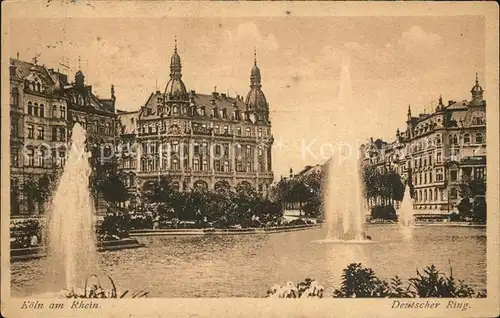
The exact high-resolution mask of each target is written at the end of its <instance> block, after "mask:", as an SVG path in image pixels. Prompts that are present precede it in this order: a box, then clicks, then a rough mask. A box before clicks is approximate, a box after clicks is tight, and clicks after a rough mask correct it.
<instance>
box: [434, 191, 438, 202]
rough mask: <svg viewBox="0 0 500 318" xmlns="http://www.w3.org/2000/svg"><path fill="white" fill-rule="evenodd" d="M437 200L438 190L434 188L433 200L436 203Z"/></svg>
mask: <svg viewBox="0 0 500 318" xmlns="http://www.w3.org/2000/svg"><path fill="white" fill-rule="evenodd" d="M437 199H438V189H437V188H435V189H434V200H436V201H437Z"/></svg>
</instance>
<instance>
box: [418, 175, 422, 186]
mask: <svg viewBox="0 0 500 318" xmlns="http://www.w3.org/2000/svg"><path fill="white" fill-rule="evenodd" d="M418 183H419V184H422V174H421V173H419V174H418Z"/></svg>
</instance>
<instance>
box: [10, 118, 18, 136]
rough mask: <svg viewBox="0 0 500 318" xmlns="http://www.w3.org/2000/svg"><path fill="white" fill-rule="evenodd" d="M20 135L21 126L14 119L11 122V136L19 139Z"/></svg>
mask: <svg viewBox="0 0 500 318" xmlns="http://www.w3.org/2000/svg"><path fill="white" fill-rule="evenodd" d="M18 134H19V125H18V123H17V119H16V118H12V120H11V122H10V135H11V136H12V137H17V136H18Z"/></svg>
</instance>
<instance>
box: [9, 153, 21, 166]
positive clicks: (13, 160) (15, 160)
mask: <svg viewBox="0 0 500 318" xmlns="http://www.w3.org/2000/svg"><path fill="white" fill-rule="evenodd" d="M10 165H11V166H12V167H19V155H18V153H17V150H13V151H12V152H11V153H10Z"/></svg>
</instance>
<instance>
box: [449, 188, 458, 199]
mask: <svg viewBox="0 0 500 318" xmlns="http://www.w3.org/2000/svg"><path fill="white" fill-rule="evenodd" d="M457 195H458V193H457V189H456V188H451V189H450V198H451V199H456V198H457Z"/></svg>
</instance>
